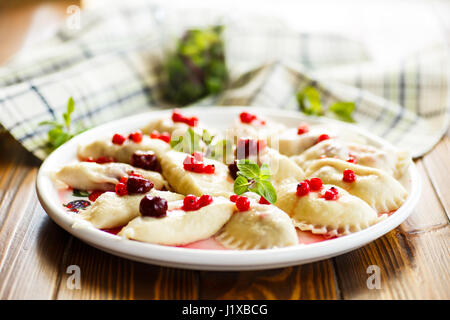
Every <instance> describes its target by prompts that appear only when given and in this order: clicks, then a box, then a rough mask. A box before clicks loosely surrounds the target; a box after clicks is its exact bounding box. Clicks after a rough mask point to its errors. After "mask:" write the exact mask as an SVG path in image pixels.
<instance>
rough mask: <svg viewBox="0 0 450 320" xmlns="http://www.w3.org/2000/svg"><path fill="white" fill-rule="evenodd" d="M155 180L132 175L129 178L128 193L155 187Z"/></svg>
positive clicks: (140, 191)
mask: <svg viewBox="0 0 450 320" xmlns="http://www.w3.org/2000/svg"><path fill="white" fill-rule="evenodd" d="M153 186H154V184H153V182H151V181H149V180H147V179H144V178H142V177H137V176H130V177H128V179H127V191H128V193H146V192H149V191H150V190H151V189H152V188H153Z"/></svg>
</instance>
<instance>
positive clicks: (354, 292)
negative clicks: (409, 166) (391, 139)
mask: <svg viewBox="0 0 450 320" xmlns="http://www.w3.org/2000/svg"><path fill="white" fill-rule="evenodd" d="M418 168H419V171H420V174H421V176H422V178H423V179H424V188H426V191H425V192H424V193H422V196H421V200H420V201H419V204H418V205H417V207H416V208H415V210H414V213H413V214H412V216H411V218H409V219H407V221H406V222H405V223H404V224H402V225H401V226H400V227H399V228H397V229H396V230H393V231H391V232H390V233H388V234H387V235H385V236H384V237H382V238H380V239H378V240H376V241H374V242H372V243H370V244H369V245H367V246H365V247H363V248H361V249H359V250H355V251H353V252H350V253H348V254H346V255H343V256H340V257H337V258H335V261H336V273H337V275H338V283H339V286H340V288H341V294H342V297H343V298H344V299H448V298H449V297H450V296H449V291H448V283H449V282H448V267H449V264H450V262H449V261H450V260H449V257H450V255H449V254H448V247H449V245H448V239H449V225H448V220H447V217H446V215H445V213H444V210H443V208H442V206H441V205H440V202H439V201H438V197H437V195H436V194H435V193H434V192H433V189H430V188H429V187H430V181H429V180H428V178H427V176H426V172H425V170H424V167H423V165H422V164H421V163H420V161H419V164H418ZM369 266H378V267H379V268H380V269H379V270H380V276H381V278H380V279H381V282H380V283H381V289H369V288H368V286H367V281H368V278H369V277H370V276H371V275H373V271H370V270H369V272H368V267H369ZM369 282H370V281H369Z"/></svg>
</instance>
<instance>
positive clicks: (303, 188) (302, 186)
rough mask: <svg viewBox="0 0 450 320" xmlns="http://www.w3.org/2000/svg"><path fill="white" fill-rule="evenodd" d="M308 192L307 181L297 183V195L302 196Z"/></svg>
mask: <svg viewBox="0 0 450 320" xmlns="http://www.w3.org/2000/svg"><path fill="white" fill-rule="evenodd" d="M308 193H309V184H308V182H307V181H303V182H300V183H299V184H298V185H297V196H299V197H303V196H306V195H307V194H308Z"/></svg>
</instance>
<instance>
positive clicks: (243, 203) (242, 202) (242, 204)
mask: <svg viewBox="0 0 450 320" xmlns="http://www.w3.org/2000/svg"><path fill="white" fill-rule="evenodd" d="M236 207H237V208H238V210H239V211H248V210H250V200H249V199H248V198H247V197H244V196H240V197H239V198H237V200H236Z"/></svg>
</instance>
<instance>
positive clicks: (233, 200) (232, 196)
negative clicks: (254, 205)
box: [230, 194, 239, 202]
mask: <svg viewBox="0 0 450 320" xmlns="http://www.w3.org/2000/svg"><path fill="white" fill-rule="evenodd" d="M237 198H239V196H238V195H237V194H233V195H231V196H230V201H231V202H236V200H237Z"/></svg>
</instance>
